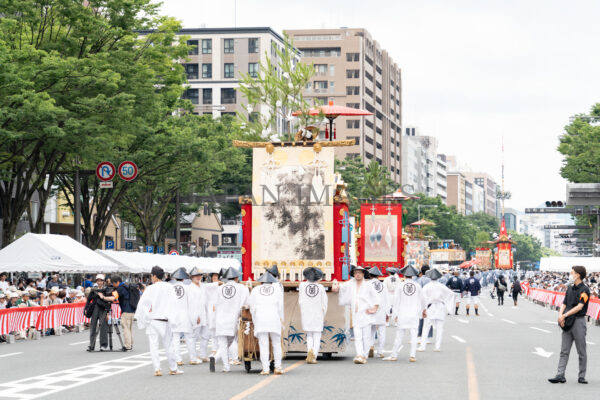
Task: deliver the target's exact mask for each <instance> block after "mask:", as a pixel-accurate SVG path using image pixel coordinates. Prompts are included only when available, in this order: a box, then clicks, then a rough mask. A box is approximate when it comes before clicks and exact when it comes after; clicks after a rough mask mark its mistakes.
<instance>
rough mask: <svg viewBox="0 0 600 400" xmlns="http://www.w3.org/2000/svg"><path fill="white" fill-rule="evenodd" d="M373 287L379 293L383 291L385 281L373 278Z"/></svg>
mask: <svg viewBox="0 0 600 400" xmlns="http://www.w3.org/2000/svg"><path fill="white" fill-rule="evenodd" d="M373 287H374V288H375V291H376V292H377V293H381V292H383V282H381V281H380V280H379V279H374V280H373Z"/></svg>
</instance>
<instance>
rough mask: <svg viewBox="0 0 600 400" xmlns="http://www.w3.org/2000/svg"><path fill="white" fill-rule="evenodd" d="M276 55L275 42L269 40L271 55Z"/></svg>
mask: <svg viewBox="0 0 600 400" xmlns="http://www.w3.org/2000/svg"><path fill="white" fill-rule="evenodd" d="M276 55H277V43H275V42H274V41H273V40H271V56H273V57H275V56H276Z"/></svg>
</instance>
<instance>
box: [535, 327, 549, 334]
mask: <svg viewBox="0 0 600 400" xmlns="http://www.w3.org/2000/svg"><path fill="white" fill-rule="evenodd" d="M530 328H531V329H535V330H536V331H540V332H544V333H550V331H549V330H546V329H542V328H536V327H535V326H530Z"/></svg>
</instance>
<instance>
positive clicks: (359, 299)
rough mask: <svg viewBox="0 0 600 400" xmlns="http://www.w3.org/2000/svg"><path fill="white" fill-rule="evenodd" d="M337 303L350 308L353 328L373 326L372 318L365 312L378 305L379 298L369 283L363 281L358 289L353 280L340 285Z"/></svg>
mask: <svg viewBox="0 0 600 400" xmlns="http://www.w3.org/2000/svg"><path fill="white" fill-rule="evenodd" d="M338 302H339V304H340V305H341V306H350V313H351V315H352V326H353V327H354V328H363V327H366V326H369V325H372V324H373V321H374V317H373V315H371V314H367V310H368V309H370V308H373V307H375V306H376V305H379V298H378V296H377V292H376V291H375V288H374V287H373V284H372V283H369V281H363V283H362V284H361V285H360V288H359V287H358V286H357V283H356V280H355V279H354V278H352V279H350V280H349V281H347V282H343V283H341V284H340V292H339V298H338Z"/></svg>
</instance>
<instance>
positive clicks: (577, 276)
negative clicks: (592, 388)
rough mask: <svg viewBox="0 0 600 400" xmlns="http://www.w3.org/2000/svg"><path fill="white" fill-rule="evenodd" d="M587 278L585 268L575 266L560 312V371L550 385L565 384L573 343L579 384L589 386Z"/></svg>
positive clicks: (588, 297) (588, 292) (588, 296)
mask: <svg viewBox="0 0 600 400" xmlns="http://www.w3.org/2000/svg"><path fill="white" fill-rule="evenodd" d="M585 276H586V270H585V267H582V266H575V267H573V269H572V270H571V273H570V278H569V283H571V286H569V288H568V289H567V293H566V295H565V300H564V301H563V304H562V305H561V306H560V311H559V312H558V325H560V327H561V328H562V330H563V332H562V343H561V346H560V359H559V361H558V371H557V372H556V376H555V377H554V378H550V379H548V381H549V382H550V383H565V382H566V381H567V380H566V379H565V369H567V362H568V361H569V353H570V352H571V347H572V346H573V342H575V348H576V349H577V354H578V355H579V379H578V380H577V382H579V383H582V384H587V383H588V382H587V381H586V380H585V372H586V368H587V352H586V346H585V345H586V343H585V335H586V329H587V326H586V324H585V315H586V313H587V309H588V305H589V302H590V289H589V288H588V287H587V286H586V285H585V284H584V283H583V280H584V279H585Z"/></svg>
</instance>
